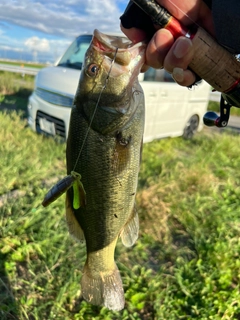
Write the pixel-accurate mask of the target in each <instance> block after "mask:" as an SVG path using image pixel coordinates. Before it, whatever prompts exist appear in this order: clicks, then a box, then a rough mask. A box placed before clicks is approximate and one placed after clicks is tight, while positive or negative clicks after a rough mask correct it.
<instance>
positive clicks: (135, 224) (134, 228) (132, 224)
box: [120, 206, 139, 247]
mask: <svg viewBox="0 0 240 320" xmlns="http://www.w3.org/2000/svg"><path fill="white" fill-rule="evenodd" d="M138 230H139V220H138V213H137V210H136V208H135V206H134V208H133V211H132V215H131V217H130V219H129V220H128V221H127V223H126V224H125V226H124V228H123V230H122V232H121V234H120V237H121V239H122V243H123V244H124V246H125V247H131V246H132V245H133V244H134V243H135V242H136V240H137V238H138Z"/></svg>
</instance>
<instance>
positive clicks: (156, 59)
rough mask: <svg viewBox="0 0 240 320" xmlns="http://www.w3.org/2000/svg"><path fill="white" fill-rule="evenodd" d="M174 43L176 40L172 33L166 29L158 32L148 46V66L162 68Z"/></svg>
mask: <svg viewBox="0 0 240 320" xmlns="http://www.w3.org/2000/svg"><path fill="white" fill-rule="evenodd" d="M173 43H174V38H173V35H172V34H171V32H170V31H168V30H166V29H160V30H158V31H156V33H155V34H154V35H153V37H152V39H151V40H150V42H149V44H148V46H147V50H146V64H147V65H149V66H151V67H153V68H156V69H159V68H162V67H163V61H164V59H165V56H166V54H167V52H168V50H169V49H170V48H171V46H172V45H173Z"/></svg>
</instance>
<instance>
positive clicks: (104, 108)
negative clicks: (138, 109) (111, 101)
mask: <svg viewBox="0 0 240 320" xmlns="http://www.w3.org/2000/svg"><path fill="white" fill-rule="evenodd" d="M101 109H103V110H104V111H107V112H110V113H115V114H119V113H121V114H125V113H126V112H127V110H126V109H124V108H121V107H118V108H111V107H106V106H101Z"/></svg>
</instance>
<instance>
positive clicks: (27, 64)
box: [0, 59, 46, 69]
mask: <svg viewBox="0 0 240 320" xmlns="http://www.w3.org/2000/svg"><path fill="white" fill-rule="evenodd" d="M0 63H2V64H7V65H11V66H25V67H32V68H39V69H41V68H44V67H46V64H43V63H31V62H26V61H10V60H4V59H0Z"/></svg>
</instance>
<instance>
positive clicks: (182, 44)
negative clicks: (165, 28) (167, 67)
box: [173, 38, 192, 59]
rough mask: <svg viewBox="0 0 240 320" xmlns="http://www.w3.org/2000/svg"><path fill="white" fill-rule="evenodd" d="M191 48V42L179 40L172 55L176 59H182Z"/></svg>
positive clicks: (184, 39) (183, 39)
mask: <svg viewBox="0 0 240 320" xmlns="http://www.w3.org/2000/svg"><path fill="white" fill-rule="evenodd" d="M191 46H192V41H191V40H190V39H187V38H182V39H181V40H179V41H178V42H177V44H176V46H175V48H174V50H173V54H174V55H175V57H176V58H178V59H180V58H183V57H184V56H185V55H186V54H187V53H188V51H189V49H190V48H191Z"/></svg>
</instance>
